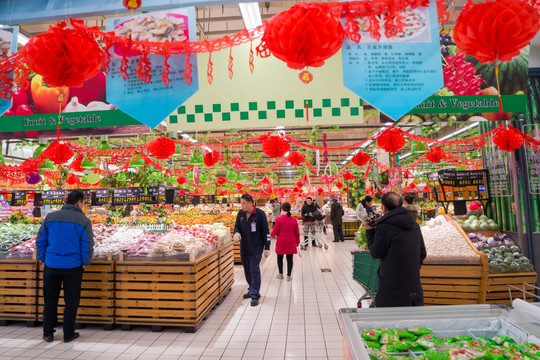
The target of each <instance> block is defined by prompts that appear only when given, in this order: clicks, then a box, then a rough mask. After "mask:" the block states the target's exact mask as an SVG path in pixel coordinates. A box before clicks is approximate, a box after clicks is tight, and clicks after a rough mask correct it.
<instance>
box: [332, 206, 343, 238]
mask: <svg viewBox="0 0 540 360" xmlns="http://www.w3.org/2000/svg"><path fill="white" fill-rule="evenodd" d="M331 202H332V205H331V207H330V221H331V222H332V229H333V231H334V242H339V241H340V240H341V241H344V240H345V237H344V236H343V215H345V212H344V211H343V206H341V204H340V203H338V201H337V199H336V198H333V199H332V200H331Z"/></svg>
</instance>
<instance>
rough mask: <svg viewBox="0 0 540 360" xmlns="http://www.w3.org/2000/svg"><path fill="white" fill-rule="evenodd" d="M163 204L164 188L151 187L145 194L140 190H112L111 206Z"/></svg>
mask: <svg viewBox="0 0 540 360" xmlns="http://www.w3.org/2000/svg"><path fill="white" fill-rule="evenodd" d="M160 202H165V187H164V186H151V187H149V188H148V190H147V192H146V193H145V191H144V189H141V188H116V189H113V200H112V204H113V205H126V204H141V203H144V204H157V203H160Z"/></svg>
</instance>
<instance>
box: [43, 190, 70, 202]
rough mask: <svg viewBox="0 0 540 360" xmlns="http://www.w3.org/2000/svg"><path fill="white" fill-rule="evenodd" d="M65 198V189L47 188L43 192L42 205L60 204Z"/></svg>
mask: <svg viewBox="0 0 540 360" xmlns="http://www.w3.org/2000/svg"><path fill="white" fill-rule="evenodd" d="M65 198H66V191H65V190H48V191H45V192H43V197H42V199H43V205H62V204H64V201H65Z"/></svg>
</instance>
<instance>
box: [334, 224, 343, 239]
mask: <svg viewBox="0 0 540 360" xmlns="http://www.w3.org/2000/svg"><path fill="white" fill-rule="evenodd" d="M332 227H333V228H334V242H338V241H339V240H341V241H345V237H344V236H343V224H341V225H332Z"/></svg>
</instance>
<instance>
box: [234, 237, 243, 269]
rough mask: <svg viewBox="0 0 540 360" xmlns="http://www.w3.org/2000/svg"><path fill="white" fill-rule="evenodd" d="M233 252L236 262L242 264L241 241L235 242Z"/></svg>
mask: <svg viewBox="0 0 540 360" xmlns="http://www.w3.org/2000/svg"><path fill="white" fill-rule="evenodd" d="M233 252H234V263H235V264H241V263H242V258H241V256H240V241H238V242H235V243H234V245H233Z"/></svg>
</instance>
